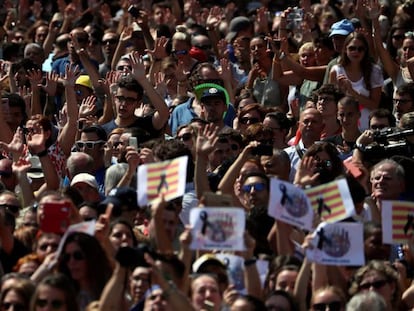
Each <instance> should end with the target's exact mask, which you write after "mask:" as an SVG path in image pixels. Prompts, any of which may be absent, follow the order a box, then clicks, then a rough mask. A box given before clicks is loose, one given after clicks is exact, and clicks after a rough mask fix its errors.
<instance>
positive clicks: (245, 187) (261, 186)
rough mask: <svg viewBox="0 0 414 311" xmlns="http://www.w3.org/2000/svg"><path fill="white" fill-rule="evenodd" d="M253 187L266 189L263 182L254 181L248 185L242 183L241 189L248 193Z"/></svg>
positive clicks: (259, 189)
mask: <svg viewBox="0 0 414 311" xmlns="http://www.w3.org/2000/svg"><path fill="white" fill-rule="evenodd" d="M252 189H254V190H255V191H263V190H265V189H266V184H265V183H256V184H250V185H244V186H243V187H242V188H241V190H242V191H243V192H245V193H249V192H251V191H252Z"/></svg>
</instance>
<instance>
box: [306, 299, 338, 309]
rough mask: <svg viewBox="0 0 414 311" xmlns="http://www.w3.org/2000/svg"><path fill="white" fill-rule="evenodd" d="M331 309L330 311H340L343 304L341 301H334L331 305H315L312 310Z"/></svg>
mask: <svg viewBox="0 0 414 311" xmlns="http://www.w3.org/2000/svg"><path fill="white" fill-rule="evenodd" d="M328 307H329V311H340V310H341V307H342V303H341V302H340V301H332V302H329V303H315V304H314V305H312V309H313V310H315V311H325V310H326V309H327V308H328Z"/></svg>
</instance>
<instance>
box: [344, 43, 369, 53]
mask: <svg viewBox="0 0 414 311" xmlns="http://www.w3.org/2000/svg"><path fill="white" fill-rule="evenodd" d="M348 51H350V52H355V51H358V52H360V53H361V52H364V51H365V48H364V47H363V46H354V45H350V46H348Z"/></svg>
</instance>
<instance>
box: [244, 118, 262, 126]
mask: <svg viewBox="0 0 414 311" xmlns="http://www.w3.org/2000/svg"><path fill="white" fill-rule="evenodd" d="M259 122H260V119H259V118H249V117H243V118H241V119H240V123H241V124H248V123H249V124H256V123H259Z"/></svg>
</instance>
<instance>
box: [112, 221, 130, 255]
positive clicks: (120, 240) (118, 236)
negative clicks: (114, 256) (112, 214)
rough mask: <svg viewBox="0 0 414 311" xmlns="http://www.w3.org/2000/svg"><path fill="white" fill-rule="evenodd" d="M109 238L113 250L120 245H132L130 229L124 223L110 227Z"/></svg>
mask: <svg viewBox="0 0 414 311" xmlns="http://www.w3.org/2000/svg"><path fill="white" fill-rule="evenodd" d="M109 240H110V241H111V244H112V246H113V248H114V250H115V251H117V250H118V249H119V248H120V247H125V246H129V247H132V245H133V239H132V232H131V229H130V228H129V227H128V226H127V225H125V224H122V223H118V224H116V225H115V226H114V227H113V228H112V231H111V233H110V234H109Z"/></svg>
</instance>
